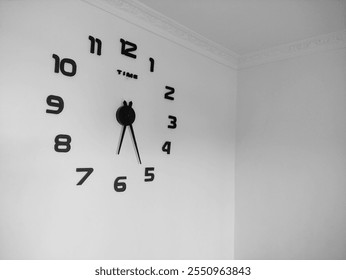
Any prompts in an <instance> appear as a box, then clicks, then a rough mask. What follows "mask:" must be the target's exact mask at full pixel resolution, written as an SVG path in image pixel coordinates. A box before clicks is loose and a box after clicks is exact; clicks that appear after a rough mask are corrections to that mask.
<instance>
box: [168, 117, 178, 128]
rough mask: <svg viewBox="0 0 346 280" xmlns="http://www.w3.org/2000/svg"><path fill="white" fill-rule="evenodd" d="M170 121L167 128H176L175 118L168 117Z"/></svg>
mask: <svg viewBox="0 0 346 280" xmlns="http://www.w3.org/2000/svg"><path fill="white" fill-rule="evenodd" d="M168 118H169V119H170V120H171V123H170V124H169V125H168V128H172V129H173V128H176V127H177V118H176V117H175V116H168Z"/></svg>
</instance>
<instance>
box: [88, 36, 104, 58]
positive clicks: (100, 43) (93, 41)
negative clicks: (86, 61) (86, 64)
mask: <svg viewBox="0 0 346 280" xmlns="http://www.w3.org/2000/svg"><path fill="white" fill-rule="evenodd" d="M89 40H90V53H95V42H96V44H97V55H101V49H102V41H101V40H100V39H98V38H94V37H93V36H89Z"/></svg>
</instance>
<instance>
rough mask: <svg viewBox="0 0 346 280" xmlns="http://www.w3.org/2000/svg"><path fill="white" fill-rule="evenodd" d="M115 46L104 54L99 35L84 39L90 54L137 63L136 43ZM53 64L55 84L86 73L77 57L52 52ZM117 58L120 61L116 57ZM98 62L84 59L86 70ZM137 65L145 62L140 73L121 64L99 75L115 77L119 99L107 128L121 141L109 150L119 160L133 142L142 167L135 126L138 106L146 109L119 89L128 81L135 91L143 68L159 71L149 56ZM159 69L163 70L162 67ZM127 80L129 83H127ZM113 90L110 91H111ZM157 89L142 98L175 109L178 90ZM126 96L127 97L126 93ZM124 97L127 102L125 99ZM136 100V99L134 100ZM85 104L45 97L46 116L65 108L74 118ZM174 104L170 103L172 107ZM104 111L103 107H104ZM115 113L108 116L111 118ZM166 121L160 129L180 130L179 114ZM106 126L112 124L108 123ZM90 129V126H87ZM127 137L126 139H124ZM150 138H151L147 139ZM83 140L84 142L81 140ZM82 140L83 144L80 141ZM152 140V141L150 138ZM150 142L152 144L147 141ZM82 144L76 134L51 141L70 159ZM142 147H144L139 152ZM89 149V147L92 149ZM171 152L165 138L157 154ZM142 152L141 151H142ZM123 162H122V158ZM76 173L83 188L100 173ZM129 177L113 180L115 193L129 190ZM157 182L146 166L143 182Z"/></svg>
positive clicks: (114, 91)
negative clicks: (124, 146)
mask: <svg viewBox="0 0 346 280" xmlns="http://www.w3.org/2000/svg"><path fill="white" fill-rule="evenodd" d="M110 44H112V47H113V53H108V54H107V53H104V52H103V51H102V48H103V46H104V44H103V43H102V40H101V39H99V38H97V37H96V36H91V35H89V36H88V38H85V48H88V49H89V52H90V55H96V56H101V55H102V56H106V57H107V55H113V56H114V57H115V58H116V56H117V55H118V56H125V57H126V59H130V60H136V59H137V49H138V47H137V44H136V43H134V42H130V41H128V40H126V39H124V38H119V39H118V40H117V38H116V37H115V38H114V40H113V42H110ZM51 58H52V59H51V63H52V71H53V72H54V73H55V74H57V75H60V76H61V77H62V79H59V80H58V81H56V82H55V83H64V79H74V78H75V77H76V76H77V75H78V74H79V72H80V71H83V69H81V66H80V64H79V63H78V60H81V59H78V58H72V57H61V56H60V55H59V54H56V53H53V54H52V56H51ZM116 59H117V58H116ZM95 63H99V64H100V65H102V61H97V60H95V61H91V60H90V59H89V62H88V58H87V57H86V58H84V63H83V67H89V68H92V67H94V64H95ZM137 63H144V64H145V65H143V67H142V68H140V69H141V70H139V71H137V70H136V68H137V67H136V65H133V66H132V70H131V72H129V71H126V70H123V69H124V67H122V65H121V64H120V63H119V64H117V65H114V68H113V69H112V71H111V73H104V71H106V70H103V71H102V72H101V73H100V74H101V75H104V76H107V75H113V80H114V81H115V86H114V88H113V89H112V90H111V91H112V94H113V96H114V97H115V98H117V101H116V102H114V106H113V107H114V109H113V110H112V112H113V116H112V117H113V122H114V123H113V125H112V126H110V127H108V129H109V130H117V131H118V132H119V140H116V139H114V147H115V144H116V143H117V142H118V143H117V149H116V150H115V149H113V150H109V155H112V156H113V157H114V158H116V155H119V154H120V152H121V148H122V144H123V141H124V140H125V141H132V143H133V148H134V154H135V155H136V157H137V162H138V163H139V164H140V165H142V159H141V154H142V157H143V156H144V162H143V165H144V166H145V153H146V149H145V146H141V144H142V143H141V141H140V140H141V138H143V137H144V136H142V137H141V138H138V134H137V137H136V134H135V126H136V122H135V121H136V119H138V118H140V117H141V115H140V114H138V113H136V107H137V108H139V107H141V106H146V105H143V104H141V102H140V99H138V102H136V96H135V95H133V96H132V97H128V98H127V97H126V96H124V94H121V88H120V87H119V84H121V83H124V82H127V83H129V84H130V85H129V88H128V90H129V91H135V87H133V88H132V89H131V83H136V82H137V81H138V80H141V79H145V78H146V77H145V75H143V73H142V72H143V69H144V70H147V72H149V73H155V72H156V71H158V70H157V68H155V63H156V61H155V59H154V58H153V57H149V56H148V57H147V59H143V60H141V61H139V62H137ZM159 69H160V68H159ZM141 71H142V72H141ZM124 80H126V81H124ZM93 82H95V81H93V78H92V77H90V79H88V81H87V82H85V81H83V83H84V84H86V85H87V84H88V83H93ZM77 83H78V81H77ZM109 90H110V89H109ZM154 91H155V89H154V88H150V87H143V88H141V93H140V94H141V95H146V96H148V95H152V94H154V95H155V96H156V98H157V99H158V100H157V103H158V104H157V105H156V106H160V105H159V104H160V103H161V104H162V105H161V106H165V103H167V105H168V106H173V101H175V96H176V93H175V88H174V87H172V86H168V85H167V86H165V87H164V88H162V89H161V92H154ZM65 94H67V95H68V94H70V95H73V92H72V91H67V92H65ZM94 95H97V96H98V97H99V98H103V97H104V96H103V95H102V93H98V92H94ZM125 95H126V94H125ZM124 97H125V98H126V99H127V100H123V99H124ZM131 98H133V99H131ZM83 102H88V101H87V100H84V99H83V98H82V99H81V100H80V102H78V104H77V105H76V107H75V108H73V107H72V105H71V106H69V105H70V104H67V102H66V101H65V100H64V98H63V97H61V96H60V95H48V96H47V98H46V103H47V104H46V107H47V109H46V114H50V115H53V116H54V115H60V114H64V110H66V108H69V110H70V111H71V115H70V118H74V116H73V114H74V113H76V112H78V110H79V109H80V107H83V106H84V104H83ZM169 103H171V104H169ZM101 110H102V108H101ZM105 110H109V107H107V108H106V109H105ZM150 110H152V108H150V109H147V110H143V111H141V112H142V114H145V113H147V114H148V113H149V114H150ZM111 115H112V114H110V112H109V114H107V116H108V118H109V117H110V116H111ZM164 117H165V118H166V121H167V125H166V127H161V128H159V129H163V130H164V129H170V130H175V129H176V128H177V122H178V119H177V116H176V115H171V114H168V113H167V115H166V116H164ZM107 123H109V124H110V123H111V122H110V121H109V120H108V122H107ZM86 128H87V127H86ZM127 131H128V133H127V134H128V135H126V132H127ZM125 135H126V136H127V137H125ZM146 137H148V136H146ZM151 137H155V135H150V138H151ZM81 140H82V139H81ZM81 140H80V141H81ZM149 140H150V139H149ZM146 143H150V141H149V142H148V141H147V142H146ZM78 144H79V143H78V142H77V141H74V140H73V131H72V132H71V133H70V134H66V133H58V134H57V135H56V136H55V137H54V139H52V147H53V148H54V151H55V152H56V153H60V154H66V153H71V156H73V148H72V147H73V146H75V145H76V146H77V145H78ZM140 147H141V148H142V149H141V150H140ZM89 149H90V148H89ZM171 150H172V141H171V140H167V139H162V145H160V147H156V152H157V153H159V152H160V151H161V152H163V153H165V154H166V155H170V154H171ZM140 151H141V152H140ZM123 153H127V154H126V156H127V157H131V158H132V160H133V161H135V157H133V155H132V154H129V152H128V151H126V152H123ZM148 153H149V152H148ZM119 160H120V161H121V159H119ZM75 171H76V172H79V173H81V174H82V175H81V178H80V180H78V182H77V183H76V185H77V186H82V185H84V183H85V182H86V180H87V179H88V178H89V176H97V172H95V168H94V167H92V166H81V167H76V169H75ZM128 176H130V175H129V174H122V175H120V176H117V177H116V178H115V180H114V184H113V187H114V190H115V191H116V192H124V191H125V190H126V188H127V184H126V180H127V177H128ZM154 179H155V166H145V167H144V169H143V181H144V182H152V181H154Z"/></svg>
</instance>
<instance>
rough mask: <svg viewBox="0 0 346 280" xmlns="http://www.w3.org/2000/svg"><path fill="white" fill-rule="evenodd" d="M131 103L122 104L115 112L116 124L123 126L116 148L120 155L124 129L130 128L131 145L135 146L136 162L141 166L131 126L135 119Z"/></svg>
mask: <svg viewBox="0 0 346 280" xmlns="http://www.w3.org/2000/svg"><path fill="white" fill-rule="evenodd" d="M132 104H133V103H132V101H130V102H129V104H127V102H126V101H124V102H123V106H121V107H120V108H118V110H117V112H116V118H117V121H118V123H120V124H121V125H122V126H123V130H122V132H121V137H120V142H119V147H118V154H119V153H120V149H121V145H122V143H123V139H124V135H125V131H126V127H127V126H130V131H131V136H132V139H133V143H134V145H135V149H136V153H137V157H138V161H139V163H140V164H142V161H141V157H140V155H139V150H138V145H137V141H136V137H135V132H134V130H133V127H132V124H133V122H134V121H135V119H136V113H135V111H134V110H133V108H132Z"/></svg>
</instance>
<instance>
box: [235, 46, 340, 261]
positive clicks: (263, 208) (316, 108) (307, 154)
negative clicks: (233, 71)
mask: <svg viewBox="0 0 346 280" xmlns="http://www.w3.org/2000/svg"><path fill="white" fill-rule="evenodd" d="M345 108H346V50H345V49H339V50H330V51H323V52H316V53H314V54H309V55H305V56H301V57H296V58H292V59H289V60H283V61H277V62H274V63H270V64H265V65H262V66H257V67H254V68H250V69H244V70H241V71H240V72H239V93H238V99H237V112H238V113H237V146H236V151H237V153H236V225H235V257H236V258H237V259H345V258H346V238H345V236H346V211H345V207H346V171H345V170H346V146H345V143H346V113H345Z"/></svg>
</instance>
